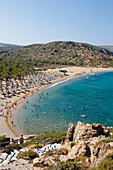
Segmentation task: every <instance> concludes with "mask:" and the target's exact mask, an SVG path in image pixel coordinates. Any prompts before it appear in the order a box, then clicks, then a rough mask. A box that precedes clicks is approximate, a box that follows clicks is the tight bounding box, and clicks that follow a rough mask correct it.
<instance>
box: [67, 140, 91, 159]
mask: <svg viewBox="0 0 113 170" xmlns="http://www.w3.org/2000/svg"><path fill="white" fill-rule="evenodd" d="M88 152H89V147H88V146H87V144H86V143H85V142H84V141H79V142H78V144H76V145H74V146H73V147H72V149H71V151H70V152H69V153H68V156H69V155H76V157H79V156H87V155H88Z"/></svg>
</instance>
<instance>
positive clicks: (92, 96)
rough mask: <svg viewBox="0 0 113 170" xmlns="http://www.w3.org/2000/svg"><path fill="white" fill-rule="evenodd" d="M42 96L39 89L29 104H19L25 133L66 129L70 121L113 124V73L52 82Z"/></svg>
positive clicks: (20, 123)
mask: <svg viewBox="0 0 113 170" xmlns="http://www.w3.org/2000/svg"><path fill="white" fill-rule="evenodd" d="M47 93H48V95H47ZM39 96H40V95H38V92H36V93H35V94H34V95H32V96H30V97H29V98H28V103H27V102H26V101H25V102H24V103H22V104H20V105H19V108H18V114H17V116H16V119H17V124H18V129H19V131H20V132H22V133H23V134H34V133H37V134H38V133H41V132H44V131H46V130H56V131H66V130H67V128H68V125H69V123H73V124H74V125H75V124H76V123H77V121H82V122H84V123H94V122H95V123H101V124H102V125H104V126H113V72H107V73H97V74H96V76H95V75H88V76H87V75H86V76H81V77H77V78H75V79H70V80H68V81H65V82H64V83H59V84H57V85H56V86H55V85H52V87H49V88H48V89H46V90H44V92H43V95H41V98H39ZM38 99H39V101H38ZM24 104H25V105H26V106H27V109H25V108H23V105H24ZM33 105H38V106H40V107H36V106H33ZM34 108H35V109H34ZM77 112H78V113H77ZM36 115H38V117H36ZM80 115H85V117H80Z"/></svg>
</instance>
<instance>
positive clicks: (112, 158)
mask: <svg viewBox="0 0 113 170" xmlns="http://www.w3.org/2000/svg"><path fill="white" fill-rule="evenodd" d="M96 169H97V170H100V169H102V170H112V169H113V152H112V153H110V154H108V155H106V156H105V158H104V159H103V160H102V161H101V162H100V163H99V164H98V165H97V168H96Z"/></svg>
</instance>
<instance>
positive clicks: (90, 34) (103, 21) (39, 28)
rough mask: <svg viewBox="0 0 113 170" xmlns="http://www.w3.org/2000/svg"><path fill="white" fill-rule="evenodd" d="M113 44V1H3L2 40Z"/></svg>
mask: <svg viewBox="0 0 113 170" xmlns="http://www.w3.org/2000/svg"><path fill="white" fill-rule="evenodd" d="M52 41H75V42H84V43H89V44H93V45H113V0H0V42H2V43H11V44H18V45H28V44H36V43H37V44H38V43H48V42H52Z"/></svg>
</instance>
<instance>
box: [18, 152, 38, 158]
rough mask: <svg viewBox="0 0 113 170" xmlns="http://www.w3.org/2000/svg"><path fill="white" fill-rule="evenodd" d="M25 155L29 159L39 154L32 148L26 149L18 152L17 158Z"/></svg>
mask: <svg viewBox="0 0 113 170" xmlns="http://www.w3.org/2000/svg"><path fill="white" fill-rule="evenodd" d="M26 157H27V158H29V159H34V158H36V157H39V155H38V154H37V153H36V152H34V151H32V150H28V151H27V152H22V153H20V154H19V156H18V159H21V158H22V159H24V158H26Z"/></svg>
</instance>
